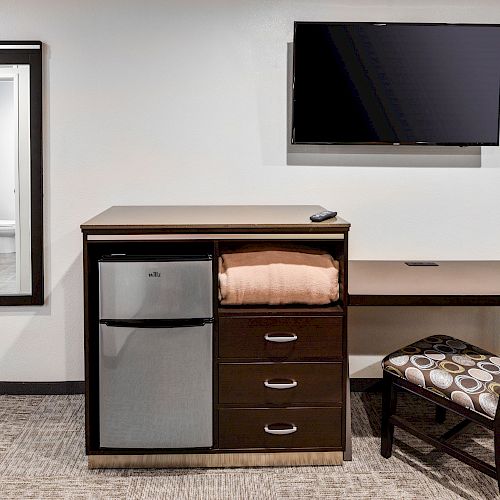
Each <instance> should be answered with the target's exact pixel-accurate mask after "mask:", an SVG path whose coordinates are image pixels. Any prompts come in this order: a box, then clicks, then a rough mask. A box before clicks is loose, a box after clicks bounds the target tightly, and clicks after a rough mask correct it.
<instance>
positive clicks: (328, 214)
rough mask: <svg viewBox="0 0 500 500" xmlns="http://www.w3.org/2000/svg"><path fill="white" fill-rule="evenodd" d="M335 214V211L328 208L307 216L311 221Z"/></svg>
mask: <svg viewBox="0 0 500 500" xmlns="http://www.w3.org/2000/svg"><path fill="white" fill-rule="evenodd" d="M336 216H337V212H332V211H330V210H325V211H324V212H318V213H317V214H313V215H311V217H309V218H310V219H311V220H312V221H313V222H322V221H324V220H327V219H332V218H333V217H336Z"/></svg>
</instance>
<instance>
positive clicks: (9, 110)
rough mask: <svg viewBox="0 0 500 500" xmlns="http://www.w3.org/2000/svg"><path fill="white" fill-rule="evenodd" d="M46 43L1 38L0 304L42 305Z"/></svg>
mask: <svg viewBox="0 0 500 500" xmlns="http://www.w3.org/2000/svg"><path fill="white" fill-rule="evenodd" d="M42 200H43V195H42V44H41V43H40V42H18V41H16V42H2V41H0V306H1V305H40V304H43V301H44V297H43V237H42V234H43V228H42V221H43V217H42V205H43V203H42Z"/></svg>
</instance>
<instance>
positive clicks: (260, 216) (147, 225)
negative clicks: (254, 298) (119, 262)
mask: <svg viewBox="0 0 500 500" xmlns="http://www.w3.org/2000/svg"><path fill="white" fill-rule="evenodd" d="M321 210H324V209H323V208H322V207H320V206H310V205H309V206H196V207H195V206H187V207H180V206H176V207H173V206H172V207H168V206H161V207H160V206H159V207H152V206H137V207H112V208H110V209H108V210H106V211H105V212H103V213H101V214H100V215H98V216H96V217H95V218H93V219H91V220H89V221H88V222H86V223H85V224H82V226H81V228H82V231H83V244H84V251H83V256H84V283H85V370H86V372H85V375H86V451H87V455H88V460H89V467H221V466H258V465H315V464H317V465H322V464H341V463H342V460H343V452H344V450H345V449H346V447H350V443H349V442H346V385H347V383H348V362H347V323H346V317H347V297H348V295H347V249H348V231H349V228H350V224H349V223H347V222H346V221H344V220H342V219H340V218H339V217H337V218H334V219H330V220H327V221H324V222H320V223H312V222H310V221H309V216H310V215H311V214H313V213H316V212H319V211H321ZM249 242H252V243H258V244H259V245H263V246H264V247H265V246H266V245H267V244H276V243H279V242H287V243H290V242H293V243H300V244H301V245H308V246H310V247H314V248H319V249H323V250H327V251H328V252H330V253H331V254H332V255H333V256H334V257H335V259H336V260H338V261H339V263H340V274H339V281H340V298H339V301H338V302H336V303H333V304H330V305H328V306H314V307H312V306H301V305H297V306H295V305H293V306H292V305H291V306H281V307H280V306H276V307H274V306H264V305H262V306H221V305H220V304H219V302H218V293H217V291H218V281H217V272H218V265H217V264H218V257H219V255H221V254H222V253H224V251H225V250H231V249H235V248H238V247H240V246H241V245H243V244H247V243H249ZM193 249H195V250H196V251H200V250H201V251H203V252H206V253H210V255H211V256H213V261H212V262H213V306H214V307H213V311H214V313H213V364H212V366H213V395H212V401H213V443H214V444H213V446H212V447H210V448H205V449H203V448H195V449H194V448H191V449H190V448H182V449H179V448H125V447H124V448H119V447H118V448H106V447H102V446H101V444H100V437H99V394H98V393H99V359H98V356H99V348H100V347H99V315H98V311H99V274H98V271H97V262H98V260H99V259H100V258H101V257H102V256H103V255H105V254H110V253H113V254H120V253H127V252H134V253H138V254H144V253H146V254H147V253H150V254H158V253H162V252H165V251H168V252H173V253H176V254H179V253H182V252H185V251H188V250H189V251H192V250H193ZM151 383H152V384H154V383H158V381H155V380H152V381H151ZM347 435H348V437H347V440H350V432H347Z"/></svg>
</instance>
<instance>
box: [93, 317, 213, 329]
mask: <svg viewBox="0 0 500 500" xmlns="http://www.w3.org/2000/svg"><path fill="white" fill-rule="evenodd" d="M213 321H214V320H213V318H191V319H101V320H100V323H101V324H102V325H106V326H109V327H112V328H182V327H190V326H192V327H196V326H204V325H206V324H207V323H213Z"/></svg>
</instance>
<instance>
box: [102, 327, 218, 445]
mask: <svg viewBox="0 0 500 500" xmlns="http://www.w3.org/2000/svg"><path fill="white" fill-rule="evenodd" d="M99 340H100V342H99V346H100V347H99V351H100V353H99V354H100V356H99V371H100V375H99V418H100V446H101V447H105V448H198V447H202V448H205V447H207V448H208V447H211V446H212V445H213V437H212V436H213V430H212V324H211V323H207V324H205V325H203V326H197V327H179V328H124V327H108V326H106V325H104V324H101V325H100V339H99Z"/></svg>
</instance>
